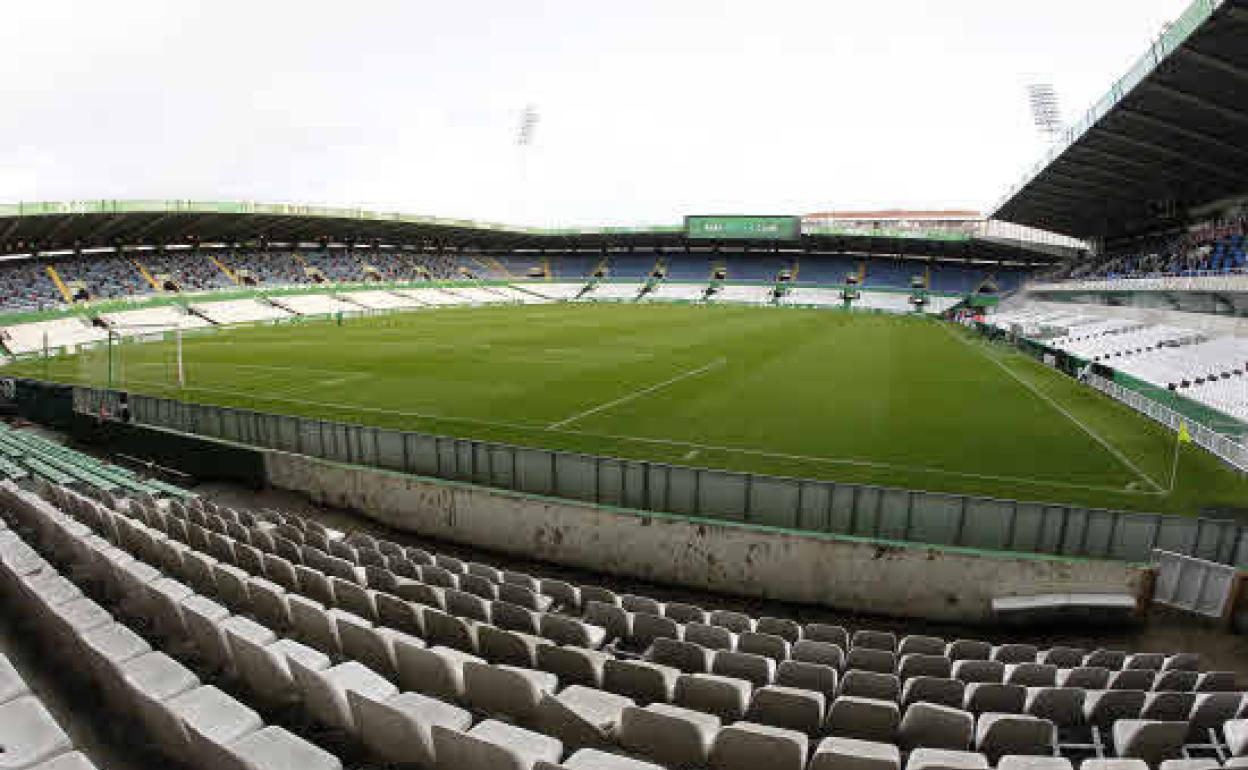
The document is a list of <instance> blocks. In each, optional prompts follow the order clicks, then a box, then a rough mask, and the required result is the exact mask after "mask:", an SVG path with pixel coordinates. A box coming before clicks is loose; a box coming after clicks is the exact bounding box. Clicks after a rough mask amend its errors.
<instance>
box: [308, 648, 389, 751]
mask: <svg viewBox="0 0 1248 770" xmlns="http://www.w3.org/2000/svg"><path fill="white" fill-rule="evenodd" d="M289 665H290V671H291V674H292V675H293V677H294V680H295V682H296V684H297V686H298V688H299V692H300V695H301V697H302V700H303V704H304V707H305V708H306V709H307V710H308V713H309V714H311V715H312V717H313V718H314V719H315V720H316V721H318V722H320V723H321V724H323V725H326V726H328V727H333V728H335V729H338V730H343V731H345V732H347V733H348V734H354V733H355V732H356V724H355V717H354V715H353V714H352V711H351V704H350V703H349V702H348V701H347V693H348V692H359V693H362V694H364V695H366V696H368V697H369V698H372V699H373V700H384V699H386V698H391V697H393V696H395V695H398V693H399V690H398V688H397V687H395V686H394V685H393V684H391V683H390V681H389V680H387V679H386V678H385V677H383V676H381V675H380V674H378V673H376V672H375V671H373V670H371V669H369V668H368V667H367V666H364V665H362V664H360V663H357V662H355V661H353V660H352V661H347V662H346V663H340V664H338V665H336V666H333V667H332V668H314V667H306V666H304V665H302V664H301V663H300V662H299V659H298V658H291V659H290V660H289Z"/></svg>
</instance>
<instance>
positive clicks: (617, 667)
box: [603, 659, 680, 703]
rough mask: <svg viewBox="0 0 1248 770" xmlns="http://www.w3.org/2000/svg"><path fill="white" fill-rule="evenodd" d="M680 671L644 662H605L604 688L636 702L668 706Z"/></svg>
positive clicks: (614, 660)
mask: <svg viewBox="0 0 1248 770" xmlns="http://www.w3.org/2000/svg"><path fill="white" fill-rule="evenodd" d="M679 677H680V670H679V669H676V668H672V667H671V666H663V665H660V664H658V663H651V662H649V661H644V660H619V659H612V660H608V661H607V662H606V664H605V665H604V666H603V689H605V690H608V691H610V692H613V693H616V694H618V695H625V696H628V697H629V698H633V699H635V700H636V701H637V702H638V703H670V702H671V700H672V698H673V697H674V696H675V694H676V680H677V679H678V678H679Z"/></svg>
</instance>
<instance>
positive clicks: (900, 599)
mask: <svg viewBox="0 0 1248 770" xmlns="http://www.w3.org/2000/svg"><path fill="white" fill-rule="evenodd" d="M203 440H210V441H215V440H214V439H203ZM257 451H259V452H261V454H262V455H263V459H264V472H265V478H266V481H267V483H268V484H269V485H270V486H272V487H275V488H278V489H284V490H288V491H293V492H299V493H303V494H306V495H307V496H308V497H309V498H310V499H312V500H313V501H315V502H317V503H322V504H326V505H331V506H334V507H338V508H344V509H348V510H352V511H356V512H358V513H359V514H360V515H362V516H364V517H366V518H368V519H371V520H373V521H376V522H378V523H381V524H384V525H386V526H389V527H391V528H394V529H396V530H400V531H405V532H410V533H413V534H417V535H422V536H427V537H433V538H437V539H441V540H446V541H449V542H454V543H459V544H462V545H466V546H471V547H476V548H483V549H486V550H490V551H496V552H500V553H506V554H510V555H514V556H517V557H522V558H527V559H534V560H538V561H544V562H549V563H552V564H559V565H564V566H569V567H575V568H580V569H585V570H591V571H597V572H603V573H608V574H612V575H616V576H620V577H628V578H636V579H641V580H647V581H652V582H656V583H667V584H673V585H678V586H684V587H689V588H695V589H702V590H708V591H715V592H721V593H728V594H735V595H740V596H747V597H756V598H765V599H771V600H778V601H786V602H795V603H805V604H814V605H820V606H827V607H834V608H838V609H842V610H847V611H857V612H871V613H876V614H884V615H892V616H897V617H910V618H925V619H929V620H935V621H946V622H971V623H987V622H992V621H993V620H994V613H993V606H992V605H993V600H994V599H1000V598H1002V597H1011V596H1017V597H1024V596H1035V595H1037V594H1073V595H1082V594H1115V595H1119V596H1130V597H1134V598H1135V600H1136V602H1137V605H1138V606H1143V605H1144V604H1145V603H1146V602H1147V599H1148V592H1149V590H1150V586H1151V582H1152V581H1151V574H1152V573H1151V570H1150V569H1149V568H1148V567H1147V566H1146V565H1139V564H1130V563H1125V562H1116V561H1106V560H1096V559H1084V558H1078V557H1068V556H1057V555H1051V554H1033V553H1016V552H1008V551H983V550H976V549H971V548H960V547H954V546H937V545H924V544H920V543H909V542H899V541H890V540H877V539H871V538H863V537H856V536H848V535H839V534H830V533H822V532H806V531H796V530H789V529H784V528H779V527H772V526H766V525H759V524H751V523H743V522H734V521H721V520H714V519H706V518H700V517H695V516H686V515H679V514H670V513H658V512H651V511H640V510H634V509H626V508H617V507H613V506H608V505H602V504H594V503H583V502H577V501H571V500H564V499H561V498H551V497H543V496H540V495H535V494H530V493H524V492H514V491H509V490H502V489H496V488H493V487H484V486H478V485H475V484H471V483H467V482H459V481H449V480H444V479H436V478H427V477H421V476H414V475H409V474H404V473H400V472H397V471H388V470H381V469H376V468H370V467H363V466H353V465H346V464H341V463H336V462H332V461H327V460H320V459H315V458H311V457H307V456H303V455H296V454H291V453H287V452H280V451H276V450H257Z"/></svg>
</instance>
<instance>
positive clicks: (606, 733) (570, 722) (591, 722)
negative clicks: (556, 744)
mask: <svg viewBox="0 0 1248 770" xmlns="http://www.w3.org/2000/svg"><path fill="white" fill-rule="evenodd" d="M635 705H636V703H634V702H633V700H632V699H631V698H626V697H624V696H623V695H616V694H614V693H609V692H606V691H604V690H596V689H593V688H591V687H583V686H581V685H572V686H571V687H565V688H564V689H563V691H562V692H560V693H559V694H558V695H555V694H553V693H549V692H548V693H544V694H543V695H542V699H541V702H540V703H539V704H538V706H537V710H536V713H535V715H534V722H535V724H536V725H537V727H538V728H539V729H540V730H541V731H542V732H543V733H545V734H546V735H549V736H551V737H553V738H558V739H559V740H560V741H561V742H562V743H563V745H564V746H565V747H572V748H583V747H594V746H609V745H610V744H611V743H612V741H613V740H614V736H615V733H616V732H617V731H618V729H619V726H620V722H621V720H622V719H623V714H624V709H626V708H628V707H630V706H635Z"/></svg>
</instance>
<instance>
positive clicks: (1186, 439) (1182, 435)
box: [1179, 422, 1192, 444]
mask: <svg viewBox="0 0 1248 770" xmlns="http://www.w3.org/2000/svg"><path fill="white" fill-rule="evenodd" d="M1179 443H1181V444H1190V443H1192V434H1191V433H1188V432H1187V423H1185V422H1180V423H1179Z"/></svg>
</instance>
